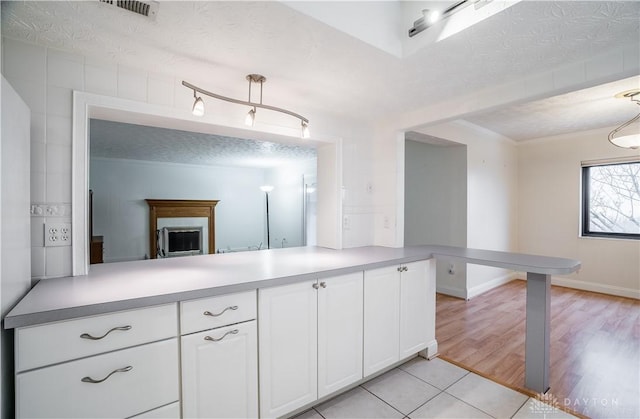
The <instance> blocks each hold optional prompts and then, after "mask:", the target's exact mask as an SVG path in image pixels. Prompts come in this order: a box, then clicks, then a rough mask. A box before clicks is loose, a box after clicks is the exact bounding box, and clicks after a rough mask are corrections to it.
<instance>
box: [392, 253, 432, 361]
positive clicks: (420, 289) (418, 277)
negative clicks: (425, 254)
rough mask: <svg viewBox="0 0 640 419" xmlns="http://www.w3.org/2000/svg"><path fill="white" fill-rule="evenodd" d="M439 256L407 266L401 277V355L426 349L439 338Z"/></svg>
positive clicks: (401, 356)
mask: <svg viewBox="0 0 640 419" xmlns="http://www.w3.org/2000/svg"><path fill="white" fill-rule="evenodd" d="M434 263H435V260H433V259H431V260H423V261H419V262H413V263H409V264H406V265H403V266H404V268H405V269H404V270H403V271H402V275H401V280H400V358H405V357H408V356H410V355H413V354H415V353H417V352H419V351H421V350H423V349H425V348H426V347H427V346H428V345H429V343H430V342H431V341H433V340H434V339H435V281H434V279H435V277H434V273H433V265H434Z"/></svg>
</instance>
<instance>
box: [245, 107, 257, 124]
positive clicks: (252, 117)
mask: <svg viewBox="0 0 640 419" xmlns="http://www.w3.org/2000/svg"><path fill="white" fill-rule="evenodd" d="M255 121H256V109H255V108H253V109H251V110H250V111H249V112H248V113H247V116H246V117H245V118H244V124H245V125H246V126H248V127H252V126H253V124H254V123H255Z"/></svg>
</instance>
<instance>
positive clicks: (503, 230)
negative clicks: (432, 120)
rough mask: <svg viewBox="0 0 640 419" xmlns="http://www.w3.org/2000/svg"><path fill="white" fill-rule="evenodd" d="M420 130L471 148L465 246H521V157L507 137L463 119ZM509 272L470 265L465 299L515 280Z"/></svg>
mask: <svg viewBox="0 0 640 419" xmlns="http://www.w3.org/2000/svg"><path fill="white" fill-rule="evenodd" d="M419 132H421V133H423V134H427V135H431V136H434V137H439V138H443V139H447V140H450V141H454V142H457V143H461V144H465V145H466V146H467V243H466V245H467V247H469V248H476V249H487V250H499V251H512V252H513V251H517V250H518V236H517V232H518V229H517V227H518V223H517V215H518V211H517V208H518V207H517V205H518V186H517V178H518V157H517V156H518V155H517V147H516V144H515V143H514V142H513V141H512V140H510V139H508V138H505V137H502V136H500V135H499V134H496V133H494V132H492V131H488V130H486V129H483V128H481V127H478V126H476V125H473V124H470V123H468V122H464V121H453V122H449V123H445V124H440V125H436V126H433V127H428V128H424V129H421V130H419ZM512 277H513V275H512V273H511V272H509V271H507V270H504V269H498V268H492V267H487V266H479V265H470V264H469V265H467V287H466V292H467V295H466V298H472V297H473V296H475V295H477V294H479V293H481V292H484V291H486V290H487V289H490V288H492V287H494V286H496V285H498V284H500V283H503V282H506V281H508V280H510V279H512Z"/></svg>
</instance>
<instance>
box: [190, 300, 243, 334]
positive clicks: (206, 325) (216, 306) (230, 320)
mask: <svg viewBox="0 0 640 419" xmlns="http://www.w3.org/2000/svg"><path fill="white" fill-rule="evenodd" d="M255 318H256V292H255V291H246V292H240V293H237V294H227V295H219V296H216V297H209V298H201V299H198V300H191V301H183V302H181V303H180V333H181V334H182V335H187V334H189V333H194V332H200V331H202V330H208V329H213V328H215V327H220V326H226V325H229V324H234V323H240V322H244V321H247V320H253V319H255Z"/></svg>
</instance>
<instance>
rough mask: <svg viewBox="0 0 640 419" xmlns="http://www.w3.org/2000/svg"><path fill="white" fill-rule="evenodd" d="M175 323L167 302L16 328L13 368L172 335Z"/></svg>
mask: <svg viewBox="0 0 640 419" xmlns="http://www.w3.org/2000/svg"><path fill="white" fill-rule="evenodd" d="M177 326H178V316H177V310H176V305H175V304H166V305H162V306H156V307H149V308H143V309H136V310H128V311H119V312H116V313H110V314H103V315H98V316H92V317H83V318H80V319H76V320H68V321H62V322H56V323H49V324H45V325H39V326H33V327H23V328H19V329H17V331H16V340H15V342H16V370H17V372H20V371H25V370H29V369H33V368H38V367H42V366H46V365H51V364H56V363H59V362H64V361H69V360H72V359H77V358H82V357H85V356H89V355H95V354H100V353H104V352H108V351H113V350H116V349H122V348H126V347H130V346H134V345H140V344H143V343H148V342H155V341H158V340H162V339H167V338H171V337H175V336H177ZM90 337H94V338H95V339H91V338H90Z"/></svg>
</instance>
